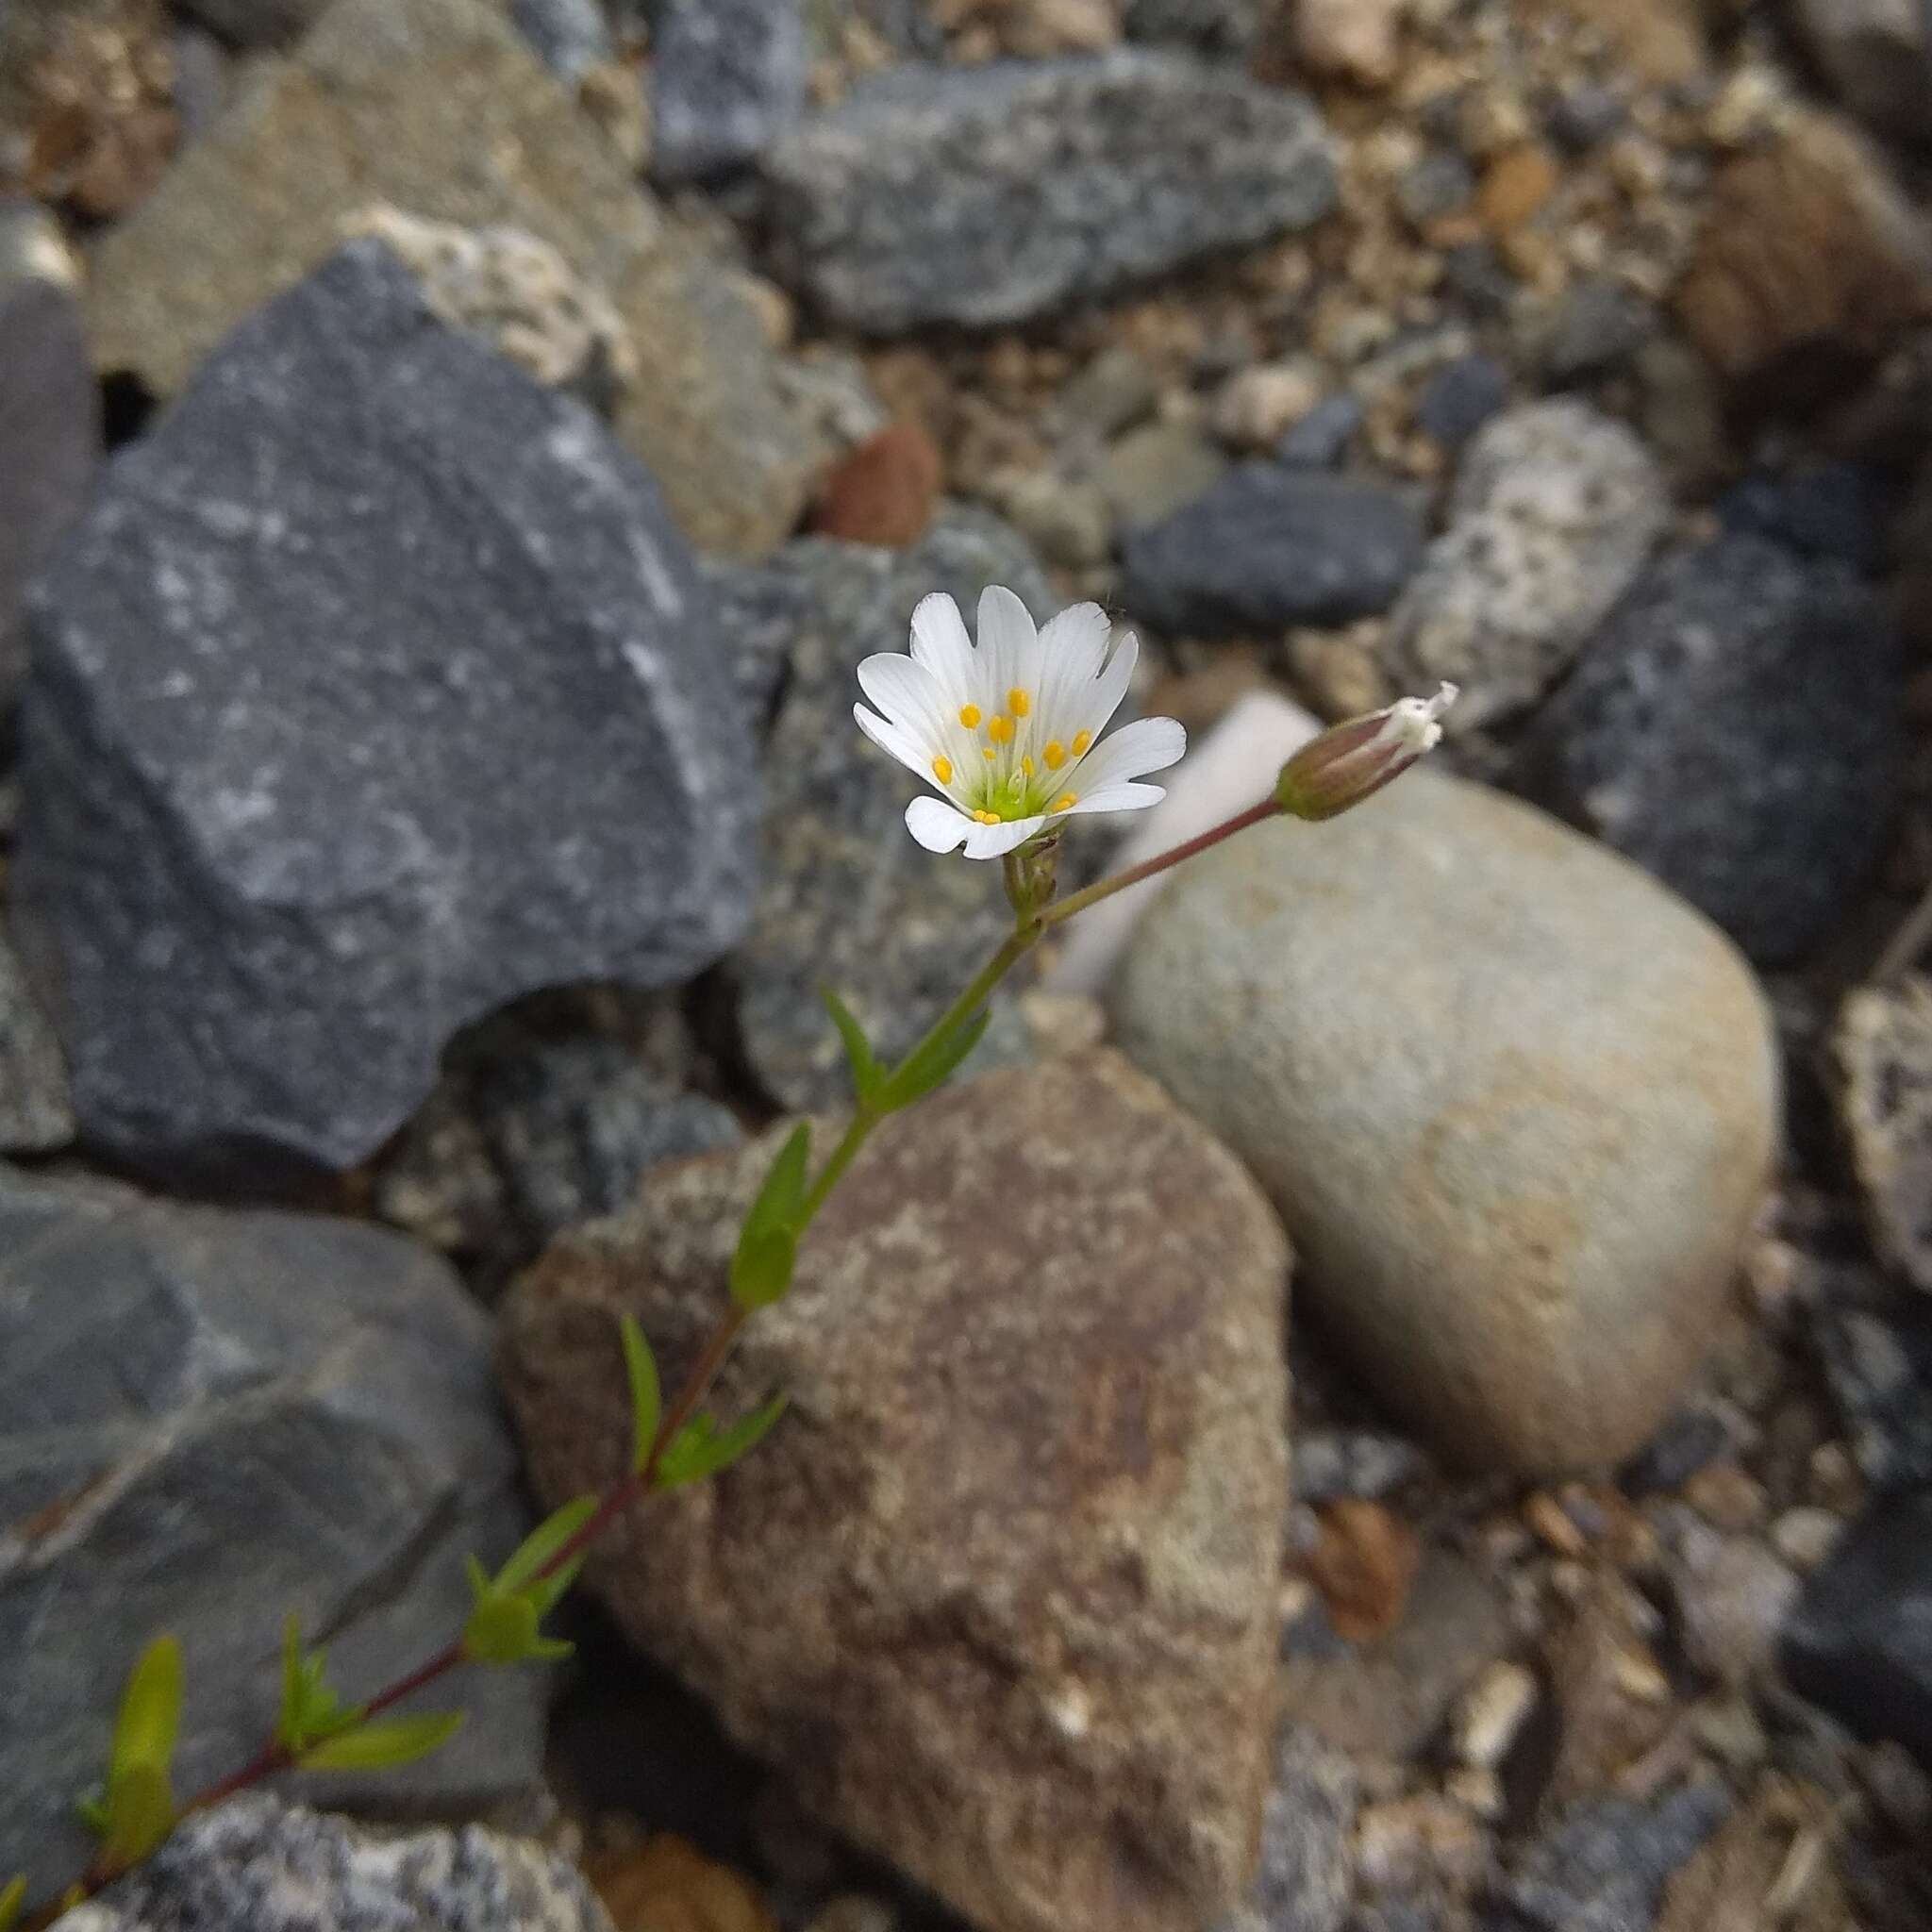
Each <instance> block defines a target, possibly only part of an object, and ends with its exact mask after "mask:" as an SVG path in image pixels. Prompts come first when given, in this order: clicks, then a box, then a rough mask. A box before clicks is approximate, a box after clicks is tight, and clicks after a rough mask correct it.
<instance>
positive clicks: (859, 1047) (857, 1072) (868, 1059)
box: [819, 986, 886, 1102]
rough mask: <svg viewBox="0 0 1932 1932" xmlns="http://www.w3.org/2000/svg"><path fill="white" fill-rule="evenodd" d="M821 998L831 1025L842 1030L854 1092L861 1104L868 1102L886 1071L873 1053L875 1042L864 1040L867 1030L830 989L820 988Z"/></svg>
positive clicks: (841, 1035)
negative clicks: (829, 1015) (829, 1016)
mask: <svg viewBox="0 0 1932 1932" xmlns="http://www.w3.org/2000/svg"><path fill="white" fill-rule="evenodd" d="M819 997H820V998H821V999H822V1000H824V1003H825V1010H826V1011H827V1012H828V1013H830V1014H831V1016H832V1024H833V1025H834V1026H836V1027H837V1028H838V1029H839V1038H840V1039H841V1041H844V1042H845V1058H846V1061H847V1063H848V1064H849V1065H850V1066H851V1068H852V1091H854V1092H855V1093H856V1094H858V1098H859V1100H860V1101H861V1102H864V1101H868V1100H870V1099H872V1097H873V1096H874V1094H875V1093H877V1091H879V1088H880V1086H881V1085H882V1084H883V1082H884V1080H885V1077H886V1070H885V1068H884V1067H883V1066H881V1065H880V1064H879V1057H878V1055H877V1054H875V1053H874V1052H873V1050H872V1041H869V1040H868V1039H867V1038H866V1037H865V1028H864V1027H863V1026H861V1025H860V1024H858V1018H857V1016H856V1015H855V1014H854V1013H853V1010H852V1008H850V1007H848V1006H847V1005H846V1004H845V1002H844V1001H843V1000H841V998H840V997H839V995H838V994H837V993H836V992H834V991H832V989H831V988H830V987H829V986H821V987H820V988H819Z"/></svg>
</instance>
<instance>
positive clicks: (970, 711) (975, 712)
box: [959, 705, 979, 731]
mask: <svg viewBox="0 0 1932 1932" xmlns="http://www.w3.org/2000/svg"><path fill="white" fill-rule="evenodd" d="M959 722H960V724H963V725H965V727H966V728H967V730H969V731H976V730H978V728H979V707H978V706H977V705H961V706H960V707H959Z"/></svg>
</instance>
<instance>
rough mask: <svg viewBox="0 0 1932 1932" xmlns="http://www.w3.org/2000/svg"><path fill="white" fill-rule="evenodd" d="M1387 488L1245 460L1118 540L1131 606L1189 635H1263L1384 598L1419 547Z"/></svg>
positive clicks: (1410, 517) (1398, 586) (1415, 530)
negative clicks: (1155, 521)
mask: <svg viewBox="0 0 1932 1932" xmlns="http://www.w3.org/2000/svg"><path fill="white" fill-rule="evenodd" d="M1422 547H1423V529H1422V521H1421V519H1420V518H1419V517H1418V516H1417V515H1416V513H1415V511H1414V510H1413V509H1411V508H1409V506H1408V504H1407V502H1406V501H1405V500H1404V499H1403V498H1402V497H1401V496H1399V495H1398V494H1397V493H1396V492H1395V491H1392V490H1389V489H1386V488H1384V487H1382V486H1381V485H1378V484H1374V483H1357V482H1352V481H1349V480H1346V479H1344V478H1341V477H1338V476H1323V475H1310V474H1309V473H1308V472H1307V471H1305V470H1291V469H1288V468H1285V467H1284V466H1282V465H1281V464H1278V463H1244V464H1242V465H1241V468H1240V469H1238V470H1236V471H1234V472H1233V473H1232V474H1231V475H1227V476H1225V477H1224V478H1223V479H1222V480H1221V481H1220V482H1219V483H1216V484H1214V485H1213V486H1212V487H1211V488H1210V489H1208V491H1206V492H1205V493H1204V494H1202V495H1200V496H1197V497H1195V498H1194V499H1193V501H1192V502H1191V503H1187V504H1184V505H1183V506H1182V507H1181V508H1179V509H1177V510H1174V512H1173V513H1172V514H1171V515H1169V516H1166V517H1163V518H1162V519H1161V520H1160V522H1158V524H1148V525H1142V526H1141V527H1140V528H1139V529H1136V530H1132V531H1130V532H1129V533H1128V535H1127V537H1126V539H1125V540H1124V542H1123V544H1122V546H1121V563H1122V574H1123V575H1122V586H1121V600H1122V603H1123V604H1124V607H1125V608H1126V609H1127V610H1128V612H1129V613H1130V614H1132V615H1133V616H1135V617H1139V618H1143V619H1145V620H1146V622H1147V623H1149V624H1152V625H1158V627H1159V628H1160V629H1162V630H1165V631H1169V632H1173V633H1175V634H1179V635H1184V636H1190V637H1227V636H1239V635H1241V634H1243V633H1246V634H1248V635H1254V634H1257V633H1259V634H1260V635H1262V636H1267V635H1270V634H1272V633H1274V632H1278V631H1281V630H1284V629H1286V628H1287V627H1288V626H1289V625H1298V624H1347V623H1349V622H1351V621H1352V620H1353V619H1355V618H1357V617H1369V616H1373V615H1374V613H1375V612H1377V611H1381V610H1386V609H1387V608H1389V607H1390V605H1391V604H1392V603H1393V602H1394V601H1395V599H1396V596H1397V595H1398V594H1399V593H1400V591H1401V590H1402V587H1403V585H1404V584H1405V583H1406V582H1407V579H1408V577H1409V575H1410V574H1411V573H1412V572H1413V571H1414V569H1415V567H1416V564H1417V562H1418V561H1419V560H1420V559H1421V557H1422Z"/></svg>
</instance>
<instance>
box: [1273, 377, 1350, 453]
mask: <svg viewBox="0 0 1932 1932" xmlns="http://www.w3.org/2000/svg"><path fill="white" fill-rule="evenodd" d="M1367 415H1368V410H1367V408H1366V407H1365V406H1364V405H1363V403H1362V399H1361V398H1360V397H1359V396H1357V395H1354V394H1351V393H1350V392H1348V391H1342V392H1341V393H1340V394H1338V395H1332V396H1326V397H1324V399H1323V400H1322V401H1321V402H1319V403H1317V404H1316V405H1315V407H1314V408H1312V409H1310V410H1309V411H1308V413H1307V415H1306V416H1304V417H1303V418H1302V419H1301V421H1300V422H1299V423H1297V424H1296V425H1294V427H1293V428H1292V429H1291V430H1290V431H1289V432H1288V434H1287V435H1286V436H1284V437H1283V438H1282V439H1281V441H1279V442H1278V443H1277V444H1276V445H1275V447H1274V460H1275V461H1276V462H1278V463H1286V464H1287V465H1288V466H1289V467H1290V468H1291V469H1296V470H1332V469H1334V468H1335V467H1336V465H1337V464H1339V463H1340V462H1341V459H1342V458H1343V457H1344V456H1346V455H1347V454H1348V446H1349V444H1350V443H1351V442H1353V441H1355V439H1356V437H1357V435H1358V434H1359V433H1360V431H1361V426H1362V422H1363V419H1364V418H1365V417H1366V416H1367Z"/></svg>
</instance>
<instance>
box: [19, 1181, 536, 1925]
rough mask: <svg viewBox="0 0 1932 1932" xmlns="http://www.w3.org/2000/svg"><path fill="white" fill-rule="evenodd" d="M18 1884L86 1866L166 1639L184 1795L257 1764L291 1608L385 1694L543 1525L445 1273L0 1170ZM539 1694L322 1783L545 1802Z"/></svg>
mask: <svg viewBox="0 0 1932 1932" xmlns="http://www.w3.org/2000/svg"><path fill="white" fill-rule="evenodd" d="M0 1521H4V1522H5V1523H6V1524H8V1532H9V1533H8V1536H7V1538H6V1539H5V1540H4V1541H0V1643H4V1645H5V1649H6V1655H7V1657H8V1724H7V1727H6V1732H5V1735H4V1737H0V1864H5V1865H6V1866H7V1868H8V1871H9V1872H11V1871H14V1870H16V1869H18V1870H23V1871H25V1872H27V1873H29V1874H31V1876H32V1880H33V1884H34V1889H35V1890H37V1891H42V1890H47V1889H50V1888H52V1887H54V1886H56V1885H58V1884H61V1883H64V1882H65V1881H66V1880H67V1879H69V1878H71V1877H72V1876H73V1875H74V1874H75V1873H76V1872H78V1871H79V1870H80V1869H81V1868H82V1867H83V1866H85V1865H86V1863H87V1861H88V1857H89V1851H90V1840H88V1838H87V1836H86V1834H85V1833H84V1832H83V1831H82V1830H81V1828H80V1826H79V1824H78V1821H77V1820H76V1819H75V1816H74V1807H73V1800H74V1794H75V1792H76V1791H81V1790H86V1789H87V1788H88V1787H89V1786H90V1785H92V1783H93V1782H94V1781H95V1779H96V1778H97V1777H98V1775H99V1774H100V1771H101V1765H102V1753H103V1751H104V1748H105V1744H106V1740H107V1738H108V1735H109V1732H110V1730H111V1727H112V1724H113V1713H114V1705H115V1699H116V1696H117V1693H118V1691H119V1687H120V1685H121V1683H122V1681H123V1679H124V1678H125V1674H126V1673H127V1670H128V1668H129V1667H130V1665H131V1664H132V1663H133V1661H134V1659H135V1657H136V1656H137V1655H138V1654H139V1653H140V1651H141V1650H142V1647H143V1646H144V1645H145V1644H146V1643H147V1642H148V1641H150V1640H151V1639H152V1638H154V1637H155V1636H156V1635H157V1634H158V1633H159V1632H160V1631H163V1630H171V1631H174V1632H175V1634H176V1635H177V1636H179V1638H180V1639H181V1641H182V1645H183V1648H184V1650H185V1652H186V1658H187V1676H188V1702H187V1715H186V1718H185V1721H184V1727H183V1731H182V1736H181V1746H180V1755H179V1758H178V1760H177V1770H178V1775H177V1778H176V1785H177V1789H179V1790H183V1791H188V1790H194V1789H195V1788H196V1787H197V1786H199V1785H201V1784H205V1783H207V1782H208V1781H209V1780H210V1779H212V1778H214V1777H216V1776H219V1775H220V1774H223V1773H225V1772H226V1771H229V1770H232V1769H234V1768H235V1766H237V1765H238V1764H240V1763H242V1762H243V1761H244V1760H245V1759H247V1758H248V1757H252V1756H253V1755H254V1753H255V1751H256V1750H257V1749H258V1746H259V1745H260V1743H261V1740H262V1737H263V1734H264V1730H265V1728H266V1726H267V1725H268V1724H270V1723H272V1722H273V1718H274V1713H275V1708H276V1700H277V1696H278V1685H279V1670H280V1665H279V1658H278V1656H277V1652H278V1648H279V1643H280V1638H281V1629H282V1620H283V1618H284V1617H285V1616H286V1615H287V1614H288V1613H289V1612H291V1611H296V1612H298V1613H299V1614H300V1616H301V1618H302V1623H303V1627H304V1629H305V1630H307V1631H308V1632H309V1633H310V1634H311V1636H313V1635H315V1634H316V1633H327V1636H328V1643H329V1657H330V1665H331V1671H332V1674H333V1676H334V1679H335V1681H336V1682H337V1684H338V1687H339V1688H340V1689H341V1691H342V1692H343V1693H344V1694H345V1695H355V1694H357V1693H358V1692H361V1693H365V1694H366V1692H367V1691H372V1690H374V1689H375V1688H377V1687H378V1686H379V1685H381V1684H383V1683H385V1682H387V1681H388V1680H389V1679H390V1678H391V1677H392V1676H394V1675H397V1674H400V1673H401V1672H402V1671H404V1670H405V1669H408V1668H409V1667H411V1666H413V1665H414V1664H416V1663H418V1662H420V1661H421V1660H422V1659H423V1658H424V1657H427V1656H429V1655H431V1654H432V1653H433V1652H435V1651H437V1650H439V1649H440V1648H441V1646H442V1645H443V1644H444V1643H446V1642H447V1641H449V1637H450V1633H451V1631H452V1630H454V1629H455V1628H456V1627H457V1626H458V1624H460V1623H461V1621H462V1618H463V1615H464V1614H465V1610H466V1607H467V1605H468V1600H469V1587H468V1585H467V1584H466V1582H465V1581H464V1578H463V1573H462V1565H461V1558H462V1556H463V1554H464V1553H465V1551H467V1550H471V1549H474V1550H475V1553H476V1554H477V1555H478V1556H479V1557H483V1558H484V1559H485V1560H486V1561H491V1560H494V1559H500V1558H501V1557H502V1556H503V1555H504V1554H506V1553H507V1552H508V1549H509V1548H510V1547H512V1546H513V1545H514V1544H515V1542H516V1541H517V1539H518V1537H519V1536H520V1535H521V1534H522V1532H523V1529H524V1526H525V1522H526V1518H525V1505H524V1503H523V1501H522V1494H521V1490H520V1486H519V1479H518V1468H517V1457H516V1451H515V1448H514V1446H513V1445H512V1443H511V1442H510V1440H509V1438H508V1434H507V1433H506V1431H505V1428H504V1425H503V1421H502V1417H501V1413H500V1411H499V1409H498V1407H497V1403H496V1399H495V1391H494V1389H493V1387H492V1383H491V1368H490V1354H489V1325H488V1324H487V1322H486V1320H485V1318H484V1316H483V1315H482V1313H481V1311H480V1310H479V1309H478V1308H477V1307H475V1304H474V1303H473V1302H471V1301H470V1300H469V1298H468V1297H467V1296H466V1295H465V1294H464V1293H463V1291H462V1289H461V1287H460V1286H459V1284H458V1281H457V1279H456V1277H455V1276H454V1275H453V1274H451V1273H450V1271H449V1269H448V1268H447V1267H446V1266H445V1265H444V1264H443V1263H442V1262H441V1261H440V1260H438V1259H437V1258H436V1257H434V1256H432V1255H429V1254H427V1253H425V1251H424V1250H423V1249H421V1248H418V1247H416V1246H415V1245H414V1244H413V1243H411V1242H408V1241H403V1240H401V1239H399V1238H398V1237H397V1236H394V1235H391V1234H385V1233H382V1232H379V1231H378V1230H376V1229H374V1228H369V1227H365V1226H361V1225H358V1224H355V1223H353V1222H345V1221H335V1220H328V1219H325V1218H324V1217H321V1216H314V1215H294V1214H271V1213H222V1212H218V1211H215V1210H210V1209H206V1208H179V1207H175V1206H171V1205H169V1204H166V1203H164V1202H160V1201H157V1200H148V1199H144V1198H142V1196H140V1195H138V1194H135V1193H133V1192H131V1191H128V1190H126V1189H121V1188H115V1189H108V1188H107V1187H105V1186H101V1185H98V1184H96V1185H94V1186H92V1187H91V1188H89V1189H88V1190H86V1191H81V1190H78V1189H58V1188H55V1187H51V1186H32V1185H29V1184H28V1183H26V1182H25V1181H24V1180H21V1179H18V1178H12V1177H8V1175H6V1174H4V1173H0ZM546 1694H547V1692H546V1688H545V1686H544V1685H543V1684H542V1683H541V1681H539V1680H537V1679H535V1678H532V1677H528V1676H525V1675H522V1674H517V1673H511V1672H503V1673H500V1674H491V1675H487V1676H479V1677H476V1678H474V1679H473V1680H471V1681H470V1682H468V1683H466V1684H465V1685H464V1686H463V1690H462V1703H463V1705H464V1707H465V1708H466V1709H467V1710H468V1711H469V1713H470V1715H469V1721H468V1724H466V1726H465V1729H464V1732H463V1740H462V1745H461V1748H460V1749H458V1750H454V1751H450V1752H446V1753H442V1754H440V1755H438V1756H435V1757H428V1758H425V1759H423V1760H422V1761H421V1762H420V1763H419V1764H417V1765H415V1766H413V1767H410V1768H408V1770H406V1771H403V1772H391V1773H385V1774H381V1775H380V1776H379V1777H378V1778H375V1779H373V1780H363V1781H360V1782H358V1783H352V1784H349V1785H345V1784H344V1783H343V1782H342V1780H341V1779H340V1778H338V1779H335V1780H332V1781H331V1789H332V1790H338V1791H341V1792H342V1794H343V1795H345V1796H350V1797H353V1796H356V1795H358V1794H362V1793H366V1791H367V1790H372V1789H380V1790H382V1791H383V1792H384V1794H385V1795H386V1796H387V1798H388V1799H389V1801H390V1802H391V1803H394V1802H397V1801H398V1800H399V1799H400V1800H402V1801H403V1802H421V1801H434V1802H437V1803H440V1804H446V1805H450V1806H463V1805H472V1804H477V1805H480V1804H487V1803H491V1802H494V1801H497V1800H500V1799H503V1798H506V1797H509V1796H525V1795H527V1794H528V1793H530V1792H531V1791H533V1790H535V1789H536V1788H537V1786H538V1782H539V1779H540V1776H541V1754H542V1744H543V1718H542V1706H543V1703H544V1701H545V1697H546Z"/></svg>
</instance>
